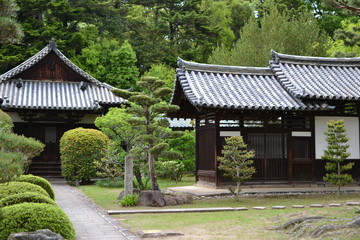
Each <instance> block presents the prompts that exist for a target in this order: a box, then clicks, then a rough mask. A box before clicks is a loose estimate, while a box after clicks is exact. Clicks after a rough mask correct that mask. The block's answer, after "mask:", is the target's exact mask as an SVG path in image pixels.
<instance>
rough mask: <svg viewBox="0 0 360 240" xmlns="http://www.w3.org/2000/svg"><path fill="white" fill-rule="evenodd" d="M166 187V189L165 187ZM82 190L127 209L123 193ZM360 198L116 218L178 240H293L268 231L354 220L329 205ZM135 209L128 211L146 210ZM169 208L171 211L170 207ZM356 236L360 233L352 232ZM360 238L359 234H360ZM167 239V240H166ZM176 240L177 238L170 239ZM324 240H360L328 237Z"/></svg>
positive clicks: (267, 200)
mask: <svg viewBox="0 0 360 240" xmlns="http://www.w3.org/2000/svg"><path fill="white" fill-rule="evenodd" d="M193 184H194V178H193V177H189V176H187V177H186V178H184V182H180V183H178V185H175V186H187V185H193ZM159 185H160V186H161V189H165V188H166V187H173V186H174V182H172V181H164V180H159ZM165 186H166V187H165ZM80 189H81V190H82V191H83V192H84V193H85V194H86V195H88V196H89V197H90V198H91V199H93V200H94V201H95V202H96V203H97V204H98V205H100V206H102V207H103V208H105V209H111V210H116V209H124V208H123V207H121V206H120V205H119V204H118V201H117V200H116V197H117V196H118V194H119V193H120V192H121V190H122V189H107V188H101V187H97V186H81V187H80ZM359 200H360V194H343V195H340V196H337V195H335V194H321V195H296V196H284V195H282V196H263V197H255V196H252V197H243V198H241V199H240V201H235V200H234V199H233V198H223V199H210V200H196V201H194V203H193V204H185V205H181V206H175V207H174V206H173V207H171V208H195V207H199V208H202V207H204V208H205V207H248V208H249V210H248V211H238V212H213V213H172V214H133V215H113V217H115V218H117V219H118V220H119V221H120V222H122V223H123V224H125V225H126V227H127V228H129V230H131V231H133V232H134V233H135V232H137V231H138V230H154V229H158V230H172V231H176V232H181V233H183V234H185V235H184V236H182V237H177V238H175V239H205V240H207V239H261V240H262V239H265V240H266V239H279V240H281V239H290V238H291V236H290V235H289V234H287V233H285V232H284V231H274V230H269V228H271V227H275V226H278V225H280V224H282V223H284V222H286V221H288V220H289V219H293V218H297V217H302V216H309V215H320V216H326V217H338V218H352V217H353V212H354V211H355V209H356V207H349V206H345V205H343V206H342V207H337V208H330V207H328V204H329V203H346V202H349V201H359ZM311 204H324V205H325V206H326V207H325V208H310V207H309V206H310V205H311ZM275 205H283V206H287V208H286V209H283V210H272V209H271V207H272V206H275ZM292 205H305V208H303V209H294V208H291V206H292ZM254 206H265V207H267V209H266V210H254V209H251V207H254ZM143 208H144V207H133V208H126V209H143ZM169 208H170V207H169ZM352 231H353V232H354V231H355V232H356V231H358V230H354V229H352ZM359 234H360V232H359ZM165 239H167V238H165ZM169 239H174V238H169ZM323 239H344V240H345V239H360V237H359V238H356V237H355V238H349V237H348V236H347V237H346V238H342V237H341V236H340V237H336V238H334V237H331V236H330V237H328V236H327V237H325V238H323Z"/></svg>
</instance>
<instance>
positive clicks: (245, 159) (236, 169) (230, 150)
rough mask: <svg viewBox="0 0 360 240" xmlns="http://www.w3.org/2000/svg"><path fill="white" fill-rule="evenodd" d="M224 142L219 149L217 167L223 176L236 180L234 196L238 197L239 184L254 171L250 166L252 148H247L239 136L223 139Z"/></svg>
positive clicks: (252, 155)
mask: <svg viewBox="0 0 360 240" xmlns="http://www.w3.org/2000/svg"><path fill="white" fill-rule="evenodd" d="M225 141H226V144H225V145H224V149H223V150H222V151H221V153H222V154H223V156H222V157H218V161H219V162H220V165H219V167H218V168H219V169H220V170H222V171H224V172H225V174H224V175H225V176H228V177H231V178H232V180H233V181H235V182H236V197H237V198H238V197H239V193H240V185H241V184H242V183H243V182H245V181H246V180H248V179H250V178H251V176H252V175H253V174H254V173H255V172H256V170H255V168H254V167H253V166H252V164H253V162H254V161H253V160H251V159H252V158H253V157H254V156H255V152H254V150H250V151H248V150H247V144H245V143H244V140H243V138H242V137H241V136H234V137H229V138H226V139H225Z"/></svg>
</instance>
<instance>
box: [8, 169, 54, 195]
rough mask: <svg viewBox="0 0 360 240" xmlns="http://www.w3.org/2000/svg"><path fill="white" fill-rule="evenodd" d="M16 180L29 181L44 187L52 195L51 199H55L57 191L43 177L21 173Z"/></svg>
mask: <svg viewBox="0 0 360 240" xmlns="http://www.w3.org/2000/svg"><path fill="white" fill-rule="evenodd" d="M14 181H16V182H28V183H32V184H35V185H38V186H40V187H42V188H43V189H44V190H45V191H46V192H47V193H48V194H49V196H50V198H51V199H53V200H55V192H54V189H53V187H52V186H51V184H50V183H49V181H48V180H46V179H45V178H42V177H38V176H34V175H32V174H28V175H21V176H19V177H17V178H15V179H14Z"/></svg>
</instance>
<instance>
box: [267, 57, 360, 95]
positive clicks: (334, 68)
mask: <svg viewBox="0 0 360 240" xmlns="http://www.w3.org/2000/svg"><path fill="white" fill-rule="evenodd" d="M272 57H273V59H272V61H270V67H271V69H272V70H273V71H274V73H275V74H276V76H277V78H278V79H279V81H280V82H281V84H282V86H283V87H284V88H285V89H286V90H287V91H288V92H289V93H291V94H292V95H293V96H296V97H299V98H308V99H334V100H359V99H360V92H359V91H357V89H359V88H360V58H324V57H303V56H294V55H286V54H280V53H277V52H275V51H272Z"/></svg>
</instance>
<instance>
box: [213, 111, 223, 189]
mask: <svg viewBox="0 0 360 240" xmlns="http://www.w3.org/2000/svg"><path fill="white" fill-rule="evenodd" d="M214 131H215V136H216V142H215V173H216V174H215V187H220V184H221V182H220V178H221V176H220V171H219V169H218V161H217V157H218V156H220V155H221V148H222V146H221V138H220V117H219V114H218V113H215V129H214Z"/></svg>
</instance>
